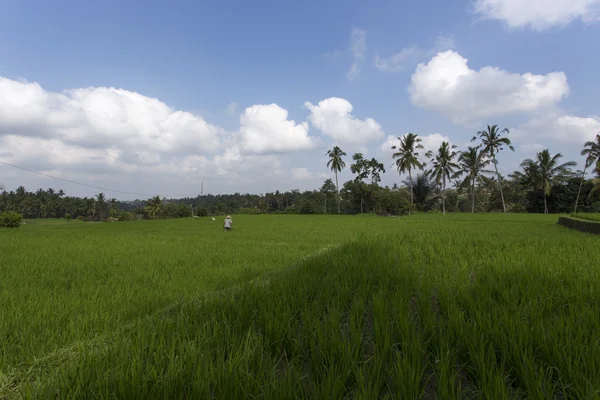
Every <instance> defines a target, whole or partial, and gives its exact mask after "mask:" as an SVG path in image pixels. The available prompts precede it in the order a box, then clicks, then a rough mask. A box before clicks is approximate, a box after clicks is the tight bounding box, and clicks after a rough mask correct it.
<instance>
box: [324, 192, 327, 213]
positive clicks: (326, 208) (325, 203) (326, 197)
mask: <svg viewBox="0 0 600 400" xmlns="http://www.w3.org/2000/svg"><path fill="white" fill-rule="evenodd" d="M324 211H325V215H327V193H325V210H324Z"/></svg>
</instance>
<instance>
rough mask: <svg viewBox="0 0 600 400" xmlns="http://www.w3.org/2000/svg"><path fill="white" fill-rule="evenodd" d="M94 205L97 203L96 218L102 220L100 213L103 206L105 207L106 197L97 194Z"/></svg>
mask: <svg viewBox="0 0 600 400" xmlns="http://www.w3.org/2000/svg"><path fill="white" fill-rule="evenodd" d="M96 203H98V216H99V217H100V218H102V215H103V214H102V211H103V210H104V208H105V207H104V206H105V205H106V196H105V195H104V193H98V194H97V195H96Z"/></svg>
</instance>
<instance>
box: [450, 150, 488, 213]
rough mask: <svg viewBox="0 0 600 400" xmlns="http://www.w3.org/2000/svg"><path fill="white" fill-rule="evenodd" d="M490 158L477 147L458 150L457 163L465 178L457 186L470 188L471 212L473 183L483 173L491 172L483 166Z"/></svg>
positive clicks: (473, 198)
mask: <svg viewBox="0 0 600 400" xmlns="http://www.w3.org/2000/svg"><path fill="white" fill-rule="evenodd" d="M491 162H492V160H490V159H489V158H487V157H486V153H485V152H483V151H480V150H479V149H478V148H477V147H468V149H467V151H462V152H460V155H459V157H458V163H459V164H458V165H459V167H460V172H462V173H463V174H466V175H465V178H464V180H463V181H462V182H460V185H459V188H461V189H463V188H469V189H471V212H472V213H474V212H475V184H476V183H477V182H481V181H482V179H483V177H484V176H485V174H489V173H492V171H488V170H486V169H485V168H486V167H487V166H488V165H490V163H491Z"/></svg>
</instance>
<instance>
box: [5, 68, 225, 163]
mask: <svg viewBox="0 0 600 400" xmlns="http://www.w3.org/2000/svg"><path fill="white" fill-rule="evenodd" d="M220 133H221V132H220V130H219V129H218V128H217V127H216V126H214V125H211V124H209V123H207V122H206V121H205V120H204V119H202V117H199V116H196V115H193V114H191V113H189V112H185V111H176V110H173V109H172V108H170V107H169V106H167V105H166V104H165V103H163V102H161V101H159V100H157V99H153V98H150V97H146V96H143V95H141V94H139V93H135V92H130V91H127V90H123V89H115V88H106V87H99V88H84V89H73V90H68V91H65V92H63V93H53V92H47V91H45V90H43V89H42V87H41V86H40V85H38V84H37V83H28V82H17V81H13V80H10V79H7V78H3V77H0V135H6V134H16V135H23V136H36V137H40V138H45V139H50V138H55V139H60V140H61V141H63V142H65V143H69V144H73V145H80V146H84V147H95V148H107V147H110V146H127V147H131V148H135V149H140V150H147V151H160V152H179V151H196V152H206V151H209V152H210V151H214V150H216V149H217V148H218V147H219V144H220V143H219V134H220Z"/></svg>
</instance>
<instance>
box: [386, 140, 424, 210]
mask: <svg viewBox="0 0 600 400" xmlns="http://www.w3.org/2000/svg"><path fill="white" fill-rule="evenodd" d="M398 140H400V145H399V146H397V147H396V146H395V145H394V146H392V150H398V151H396V152H395V153H394V154H392V159H394V160H396V161H395V162H394V164H395V165H396V169H397V171H398V174H400V175H401V174H403V173H405V172H408V182H410V204H411V205H414V193H413V185H412V181H413V180H412V170H413V168H415V169H416V168H418V169H420V170H422V169H423V168H424V167H425V166H424V165H423V163H421V162H420V161H419V153H417V152H416V150H419V149H422V148H423V145H422V144H421V142H422V140H421V138H420V137H419V136H418V135H416V134H414V133H411V132H409V133H407V134H406V135H404V136H403V137H398Z"/></svg>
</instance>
